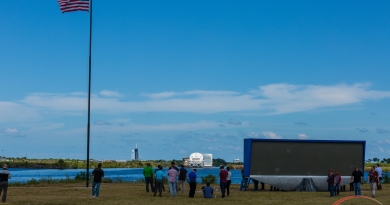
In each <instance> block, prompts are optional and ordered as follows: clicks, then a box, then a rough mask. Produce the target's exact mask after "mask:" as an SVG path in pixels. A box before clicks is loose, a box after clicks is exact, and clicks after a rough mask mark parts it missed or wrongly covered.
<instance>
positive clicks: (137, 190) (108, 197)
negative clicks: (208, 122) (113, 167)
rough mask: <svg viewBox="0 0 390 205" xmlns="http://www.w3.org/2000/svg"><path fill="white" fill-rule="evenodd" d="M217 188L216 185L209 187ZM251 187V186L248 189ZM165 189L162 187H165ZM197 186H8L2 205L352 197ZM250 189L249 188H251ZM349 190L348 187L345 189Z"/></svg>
mask: <svg viewBox="0 0 390 205" xmlns="http://www.w3.org/2000/svg"><path fill="white" fill-rule="evenodd" d="M212 186H213V187H215V188H216V187H218V185H212ZM252 186H253V185H251V187H252ZM167 187H168V186H167V185H165V188H167ZM200 187H201V185H199V184H198V185H197V191H196V194H195V198H192V199H191V198H188V190H189V189H188V187H187V190H186V192H185V193H181V192H180V193H179V194H178V196H177V197H169V193H168V192H167V191H165V192H163V197H158V195H157V197H153V194H152V193H147V192H146V191H145V185H144V184H142V183H102V184H101V189H100V197H99V198H91V197H90V196H91V188H86V187H85V183H73V184H56V185H53V184H48V185H45V184H39V185H36V186H14V187H9V189H8V196H7V203H6V204H186V205H188V204H222V203H223V204H236V205H239V204H311V205H313V204H324V205H325V204H327V205H328V204H329V205H330V204H333V203H334V202H336V201H337V200H339V199H341V198H343V197H346V196H351V195H353V193H352V192H341V193H340V196H337V197H332V198H331V197H329V193H328V192H316V193H302V192H281V191H276V192H270V191H268V189H269V187H268V186H266V187H265V189H266V190H264V191H256V192H255V191H252V190H251V189H248V190H247V191H239V190H238V186H237V185H233V187H232V188H231V193H230V196H229V197H227V198H225V199H222V198H221V193H220V192H217V193H216V195H217V198H212V199H204V198H202V192H201V189H200ZM251 187H250V188H251ZM347 189H348V190H349V186H347ZM362 195H365V196H371V194H370V190H369V186H368V185H366V184H365V185H363V186H362ZM376 199H377V200H378V201H380V202H381V203H382V204H390V185H387V184H384V185H383V190H380V191H377V197H376ZM341 204H342V205H351V204H359V205H361V204H379V203H377V202H374V201H371V200H369V199H351V200H348V201H345V202H343V203H341Z"/></svg>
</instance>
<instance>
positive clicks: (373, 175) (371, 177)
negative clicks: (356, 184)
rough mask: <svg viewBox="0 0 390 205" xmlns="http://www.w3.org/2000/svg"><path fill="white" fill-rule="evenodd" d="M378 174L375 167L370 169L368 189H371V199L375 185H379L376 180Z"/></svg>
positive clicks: (373, 195)
mask: <svg viewBox="0 0 390 205" xmlns="http://www.w3.org/2000/svg"><path fill="white" fill-rule="evenodd" d="M378 179H379V178H378V172H377V171H375V167H374V166H373V167H371V170H370V172H369V173H368V183H370V189H371V196H372V198H375V189H376V186H377V183H379V182H378V181H379V180H378Z"/></svg>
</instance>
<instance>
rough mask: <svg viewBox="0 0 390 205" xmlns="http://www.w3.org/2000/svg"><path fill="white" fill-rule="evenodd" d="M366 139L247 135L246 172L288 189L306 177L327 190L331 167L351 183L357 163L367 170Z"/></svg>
mask: <svg viewBox="0 0 390 205" xmlns="http://www.w3.org/2000/svg"><path fill="white" fill-rule="evenodd" d="M365 147H366V141H347V140H290V139H277V140H276V139H244V176H245V177H250V178H252V179H256V180H258V181H260V182H263V183H265V184H269V185H271V186H274V187H277V188H280V189H283V190H286V191H292V190H296V189H297V187H298V186H299V184H301V182H303V181H304V180H310V181H311V182H313V183H314V184H315V187H316V190H318V191H326V190H327V186H326V179H327V174H328V170H329V169H331V168H332V169H333V170H338V171H339V173H340V174H341V175H342V178H343V179H344V180H342V182H341V183H342V184H341V185H345V184H347V183H349V180H348V179H349V178H350V176H351V173H352V171H353V170H354V167H355V166H358V167H359V169H360V170H362V171H364V161H365V160H364V156H365Z"/></svg>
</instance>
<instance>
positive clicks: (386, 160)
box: [366, 157, 390, 164]
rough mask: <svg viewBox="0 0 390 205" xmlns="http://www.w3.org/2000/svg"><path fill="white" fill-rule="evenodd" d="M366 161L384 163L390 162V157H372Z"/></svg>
mask: <svg viewBox="0 0 390 205" xmlns="http://www.w3.org/2000/svg"><path fill="white" fill-rule="evenodd" d="M366 162H368V163H384V164H390V158H387V159H386V158H383V159H379V158H376V157H374V158H372V159H367V160H366Z"/></svg>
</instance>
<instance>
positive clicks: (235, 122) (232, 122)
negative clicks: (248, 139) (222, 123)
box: [228, 118, 241, 125]
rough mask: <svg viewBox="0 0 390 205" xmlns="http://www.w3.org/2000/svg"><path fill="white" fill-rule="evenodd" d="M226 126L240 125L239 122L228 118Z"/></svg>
mask: <svg viewBox="0 0 390 205" xmlns="http://www.w3.org/2000/svg"><path fill="white" fill-rule="evenodd" d="M228 124H231V125H241V122H240V121H238V120H235V119H233V118H230V119H229V121H228Z"/></svg>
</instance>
